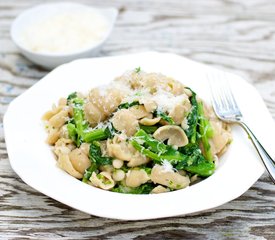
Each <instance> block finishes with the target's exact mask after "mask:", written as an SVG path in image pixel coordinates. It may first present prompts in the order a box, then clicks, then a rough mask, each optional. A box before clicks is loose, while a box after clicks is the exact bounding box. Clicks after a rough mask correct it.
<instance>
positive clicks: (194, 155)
mask: <svg viewBox="0 0 275 240" xmlns="http://www.w3.org/2000/svg"><path fill="white" fill-rule="evenodd" d="M130 142H131V144H132V145H133V147H134V148H135V149H136V150H138V151H139V152H140V153H141V154H143V155H145V156H147V157H148V158H151V159H152V160H153V161H154V162H155V163H158V164H162V162H163V161H164V160H167V161H168V162H170V163H171V164H172V165H173V166H174V167H175V168H176V169H179V170H180V169H184V170H187V171H189V172H191V173H196V174H198V175H200V176H210V175H211V174H213V172H214V170H215V165H214V163H212V162H209V161H207V160H206V159H205V158H204V157H203V155H202V154H201V151H200V149H199V148H198V147H196V148H193V151H190V150H189V154H188V155H187V154H183V153H182V152H184V150H182V152H180V151H178V150H175V149H173V148H172V147H171V146H168V145H166V144H164V143H162V142H160V141H158V140H156V139H154V138H153V137H152V136H150V135H149V134H147V133H146V132H145V131H143V130H139V131H138V132H137V133H136V134H135V136H134V137H133V138H132V139H131V141H130Z"/></svg>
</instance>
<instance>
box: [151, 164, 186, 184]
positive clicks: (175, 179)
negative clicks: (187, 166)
mask: <svg viewBox="0 0 275 240" xmlns="http://www.w3.org/2000/svg"><path fill="white" fill-rule="evenodd" d="M151 180H152V181H153V182H154V183H158V184H161V185H164V186H167V187H169V188H172V189H181V188H185V187H187V186H188V185H189V183H190V180H189V177H187V176H182V175H180V174H179V173H178V172H174V171H173V170H168V171H167V170H166V169H165V167H163V166H161V165H157V164H156V165H155V166H154V167H153V169H152V173H151Z"/></svg>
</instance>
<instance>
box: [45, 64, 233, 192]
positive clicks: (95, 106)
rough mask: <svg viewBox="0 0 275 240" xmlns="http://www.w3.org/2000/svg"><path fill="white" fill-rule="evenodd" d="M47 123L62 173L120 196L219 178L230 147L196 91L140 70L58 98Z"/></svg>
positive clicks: (227, 130)
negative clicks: (217, 172) (220, 163)
mask: <svg viewBox="0 0 275 240" xmlns="http://www.w3.org/2000/svg"><path fill="white" fill-rule="evenodd" d="M43 120H44V121H45V126H46V130H47V133H48V137H47V143H48V144H50V145H51V146H52V148H53V152H54V154H55V156H56V159H57V165H58V166H59V167H60V168H61V169H63V170H65V171H66V172H67V173H68V174H70V175H71V176H73V177H75V178H77V179H79V180H81V181H82V182H84V183H87V184H90V185H92V186H94V187H97V188H100V189H104V190H109V191H113V192H119V193H132V194H149V193H164V192H168V191H174V190H179V189H183V188H185V187H187V186H189V185H190V184H194V183H197V182H199V181H201V180H203V179H205V178H207V177H209V176H211V175H212V174H213V173H214V171H215V168H216V166H217V163H218V159H219V157H220V156H221V155H222V154H223V153H224V152H225V150H226V149H227V146H228V144H229V143H230V142H231V133H230V128H229V126H228V125H227V124H226V123H224V122H221V121H220V120H219V119H218V118H217V117H216V115H215V114H214V111H213V109H212V107H210V106H208V105H207V104H206V103H205V102H204V101H203V100H202V99H200V98H199V97H198V96H197V95H196V93H195V92H194V91H193V90H192V89H191V88H189V87H187V86H185V85H183V84H182V83H180V82H178V81H176V80H174V79H172V78H170V77H167V76H164V75H162V74H160V73H146V72H144V71H142V70H141V69H140V68H136V69H135V70H133V71H128V72H126V73H125V74H123V75H122V76H120V77H117V78H116V79H114V81H112V82H111V83H110V84H109V85H106V86H100V87H96V88H93V89H91V91H89V93H88V94H83V93H80V92H73V93H71V94H70V95H69V96H68V97H67V98H61V99H60V100H59V102H58V104H57V105H53V107H52V109H51V110H50V111H48V112H46V113H45V114H44V116H43Z"/></svg>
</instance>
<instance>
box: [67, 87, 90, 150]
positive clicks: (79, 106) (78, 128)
mask: <svg viewBox="0 0 275 240" xmlns="http://www.w3.org/2000/svg"><path fill="white" fill-rule="evenodd" d="M67 103H68V104H71V105H72V107H73V116H72V119H70V121H69V123H68V125H67V129H68V133H69V137H70V138H71V139H72V140H73V141H74V142H75V144H76V145H77V146H78V147H79V146H80V144H81V143H82V142H83V135H84V131H85V130H86V129H87V128H88V122H87V121H86V120H85V119H84V112H83V104H84V100H83V99H81V98H79V97H78V96H77V93H76V92H74V93H71V94H70V95H69V96H68V98H67Z"/></svg>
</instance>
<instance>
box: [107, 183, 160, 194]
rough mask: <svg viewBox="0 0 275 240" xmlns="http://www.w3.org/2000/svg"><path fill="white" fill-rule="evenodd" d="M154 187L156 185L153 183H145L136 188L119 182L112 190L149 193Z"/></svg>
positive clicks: (128, 192)
mask: <svg viewBox="0 0 275 240" xmlns="http://www.w3.org/2000/svg"><path fill="white" fill-rule="evenodd" d="M154 187H155V186H154V184H153V183H145V184H142V185H140V186H139V187H136V188H132V187H127V186H124V185H122V184H119V185H117V186H116V187H114V188H113V189H112V190H111V191H112V192H117V193H127V194H149V193H150V192H151V191H152V190H153V188H154Z"/></svg>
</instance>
